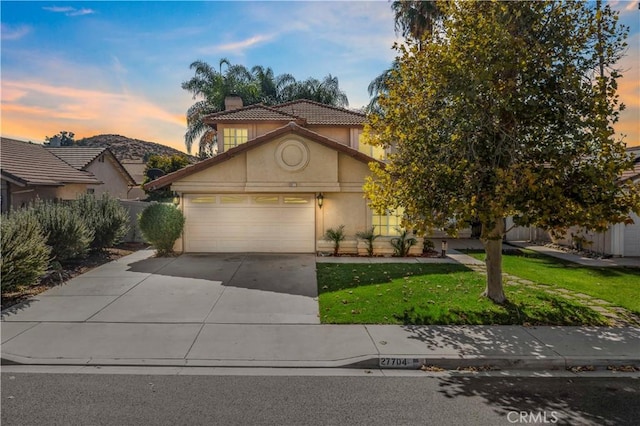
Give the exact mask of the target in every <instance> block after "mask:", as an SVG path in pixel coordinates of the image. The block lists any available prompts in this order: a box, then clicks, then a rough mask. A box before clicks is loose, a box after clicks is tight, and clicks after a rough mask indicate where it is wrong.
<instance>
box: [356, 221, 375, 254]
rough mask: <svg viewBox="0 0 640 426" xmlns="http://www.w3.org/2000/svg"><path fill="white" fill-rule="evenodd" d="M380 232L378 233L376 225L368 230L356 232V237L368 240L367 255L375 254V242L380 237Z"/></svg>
mask: <svg viewBox="0 0 640 426" xmlns="http://www.w3.org/2000/svg"><path fill="white" fill-rule="evenodd" d="M379 236H380V234H376V228H375V226H372V227H371V228H369V229H367V230H366V231H360V232H356V237H357V238H360V239H361V240H364V241H366V243H367V255H368V256H369V257H371V256H373V242H374V241H375V240H376V238H378V237H379Z"/></svg>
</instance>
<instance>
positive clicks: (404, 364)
mask: <svg viewBox="0 0 640 426" xmlns="http://www.w3.org/2000/svg"><path fill="white" fill-rule="evenodd" d="M421 366H422V362H420V360H419V359H416V358H380V367H384V368H420V367H421Z"/></svg>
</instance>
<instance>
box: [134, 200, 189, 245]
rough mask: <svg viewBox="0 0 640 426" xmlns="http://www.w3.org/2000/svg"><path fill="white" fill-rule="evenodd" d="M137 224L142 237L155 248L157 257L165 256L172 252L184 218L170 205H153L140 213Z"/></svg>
mask: <svg viewBox="0 0 640 426" xmlns="http://www.w3.org/2000/svg"><path fill="white" fill-rule="evenodd" d="M138 223H139V225H140V230H141V231H142V235H143V236H144V238H145V239H146V240H147V241H149V242H150V243H151V244H153V245H154V246H155V248H156V250H157V251H158V256H165V255H167V254H169V253H171V252H172V251H173V245H174V244H175V242H176V240H177V239H178V238H179V237H180V234H181V233H182V228H183V227H184V216H183V214H182V212H181V211H180V210H178V209H177V208H176V207H175V206H173V205H172V204H162V203H154V204H150V205H149V206H148V207H146V208H145V209H144V210H143V211H142V213H140V216H138Z"/></svg>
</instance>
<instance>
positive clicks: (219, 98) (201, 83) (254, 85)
mask: <svg viewBox="0 0 640 426" xmlns="http://www.w3.org/2000/svg"><path fill="white" fill-rule="evenodd" d="M223 65H226V70H225V71H224V72H223V71H222V66H223ZM190 68H191V69H192V70H194V73H195V75H194V76H193V77H192V78H191V79H189V80H187V81H185V82H183V83H182V88H183V89H185V90H187V91H189V92H190V93H191V94H192V96H193V99H199V100H197V101H196V103H194V104H193V105H192V106H191V107H190V108H189V109H188V110H187V131H186V132H185V146H186V148H187V151H188V152H191V148H192V147H193V143H194V142H195V141H196V140H197V141H198V142H199V156H200V157H201V158H205V157H210V156H211V155H215V153H216V151H217V140H216V133H215V131H214V130H213V129H212V128H210V127H209V126H207V125H206V124H205V123H204V122H203V121H202V120H203V118H204V117H205V116H207V115H208V114H212V113H215V112H218V111H223V110H224V100H225V98H226V97H227V96H228V95H231V94H234V95H237V96H240V97H241V98H242V100H243V102H244V103H245V105H252V104H256V103H263V104H265V105H274V104H278V103H282V102H288V101H292V100H296V99H309V100H313V101H316V102H321V103H324V104H328V105H333V106H341V107H344V106H348V105H349V101H348V99H347V95H346V94H345V92H344V91H342V90H340V85H339V84H338V78H337V77H334V76H332V75H331V74H329V75H327V76H326V77H325V78H324V79H323V80H322V81H320V80H317V79H315V78H309V79H307V80H304V81H300V82H298V81H296V79H295V78H294V77H293V76H292V75H291V74H281V75H278V76H275V74H274V72H273V70H272V69H271V68H269V67H267V68H265V67H263V66H261V65H256V66H254V67H253V68H251V70H249V69H247V68H246V67H245V66H243V65H233V64H231V63H230V62H229V60H227V59H226V58H222V59H220V61H219V64H218V69H217V70H216V69H215V68H214V67H212V66H211V65H209V64H207V63H206V62H204V61H195V62H193V63H192V64H191V65H190Z"/></svg>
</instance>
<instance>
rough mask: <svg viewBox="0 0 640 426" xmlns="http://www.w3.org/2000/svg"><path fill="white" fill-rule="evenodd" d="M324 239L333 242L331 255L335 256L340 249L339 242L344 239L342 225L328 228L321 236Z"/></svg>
mask: <svg viewBox="0 0 640 426" xmlns="http://www.w3.org/2000/svg"><path fill="white" fill-rule="evenodd" d="M323 238H324V239H325V240H326V241H332V242H333V255H334V256H337V255H338V251H339V250H340V242H341V241H343V240H344V238H345V234H344V225H340V226H338V227H337V228H336V229H333V228H329V229H327V232H325V233H324V237H323Z"/></svg>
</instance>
